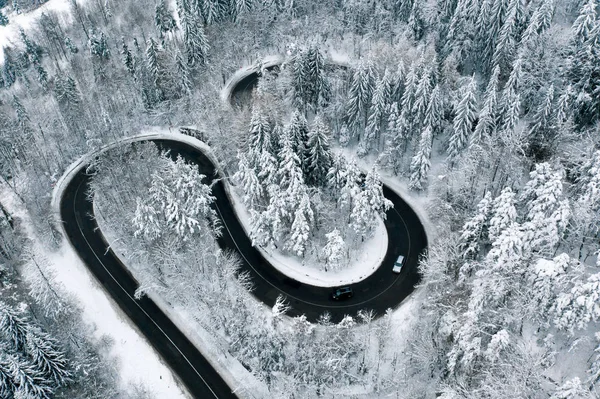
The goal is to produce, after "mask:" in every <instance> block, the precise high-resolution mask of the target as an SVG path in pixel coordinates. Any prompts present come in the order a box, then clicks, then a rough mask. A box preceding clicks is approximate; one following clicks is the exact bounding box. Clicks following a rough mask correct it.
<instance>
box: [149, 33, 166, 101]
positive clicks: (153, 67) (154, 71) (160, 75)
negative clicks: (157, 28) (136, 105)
mask: <svg viewBox="0 0 600 399" xmlns="http://www.w3.org/2000/svg"><path fill="white" fill-rule="evenodd" d="M147 45H148V46H147V47H146V63H147V68H148V71H149V72H150V76H151V77H152V82H153V83H154V90H155V97H156V99H157V100H158V101H162V100H164V99H165V92H164V89H163V79H164V71H163V67H162V65H161V62H160V59H159V49H158V44H157V43H156V41H154V39H153V38H149V39H148V42H147Z"/></svg>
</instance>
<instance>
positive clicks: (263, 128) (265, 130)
mask: <svg viewBox="0 0 600 399" xmlns="http://www.w3.org/2000/svg"><path fill="white" fill-rule="evenodd" d="M249 130H250V134H249V138H248V150H249V155H248V160H249V162H250V165H251V166H252V167H254V168H255V170H259V165H258V164H257V161H258V158H259V156H260V154H261V153H262V152H263V151H266V152H267V153H270V154H272V153H273V152H274V149H273V144H272V138H271V133H272V131H273V128H272V127H271V123H270V121H269V117H268V116H267V115H266V114H265V112H264V111H263V109H262V107H260V106H257V105H256V104H255V105H254V107H253V108H252V117H251V119H250V129H249Z"/></svg>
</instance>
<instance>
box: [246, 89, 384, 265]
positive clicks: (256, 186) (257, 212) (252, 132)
mask: <svg viewBox="0 0 600 399" xmlns="http://www.w3.org/2000/svg"><path fill="white" fill-rule="evenodd" d="M255 97H256V98H255V103H254V107H253V109H252V117H251V120H250V126H249V135H248V138H247V149H246V150H245V151H244V152H240V153H239V154H238V160H239V163H238V168H239V170H238V172H237V174H236V176H235V178H236V179H235V180H236V181H237V182H238V183H239V185H240V186H241V188H242V189H243V190H242V195H243V199H244V203H245V204H246V206H248V207H249V209H250V212H251V223H252V226H253V227H252V239H253V241H254V242H255V243H256V244H258V245H264V246H273V247H276V248H283V249H284V250H285V251H287V252H289V253H292V254H295V255H297V256H300V257H304V256H305V254H306V251H307V248H308V246H309V244H312V245H310V252H311V253H313V254H315V253H316V254H318V253H319V252H320V251H321V248H320V246H322V245H325V244H324V242H325V235H327V234H331V233H333V232H334V231H335V232H337V234H338V235H339V234H341V235H342V237H345V239H343V238H342V237H340V238H341V240H339V239H337V240H336V243H337V244H336V245H338V246H339V245H343V243H344V241H346V242H348V243H351V242H353V241H354V240H356V239H357V238H358V240H359V241H361V240H364V238H366V237H368V236H369V235H370V234H371V233H372V231H373V230H374V228H375V226H376V224H377V221H378V218H379V217H383V218H385V212H386V211H387V210H388V209H389V208H390V207H391V203H390V202H389V201H388V200H387V199H385V198H384V197H383V194H382V186H381V182H380V180H379V175H378V174H377V171H376V169H375V168H373V170H372V171H371V172H370V173H368V174H367V175H366V176H363V175H362V174H361V172H360V171H359V170H358V169H357V167H356V165H355V164H353V163H347V162H346V161H345V160H344V158H341V157H338V158H337V159H334V155H333V153H332V151H331V148H330V129H329V127H328V125H327V123H326V121H325V120H324V118H323V116H322V115H321V114H318V115H316V116H315V117H314V119H313V121H312V123H310V124H309V123H308V122H307V121H306V118H305V117H304V115H303V114H302V113H301V112H300V111H298V110H294V111H293V112H292V115H291V117H290V120H289V122H288V123H287V124H286V125H284V126H283V127H282V126H281V125H279V123H278V122H277V121H274V117H273V115H271V114H269V113H268V112H267V111H266V110H265V107H264V105H262V104H261V101H264V96H263V95H262V94H261V93H258V94H257V95H256V96H255ZM340 193H341V196H340V197H339V198H338V197H337V196H338V195H340ZM344 193H345V194H344ZM335 251H336V253H346V251H344V250H343V249H342V248H337V249H336V250H335ZM338 256H340V255H336V256H334V258H336V257H338ZM328 258H329V256H327V257H326V259H328ZM336 262H337V263H339V261H338V260H336V261H335V262H334V263H336Z"/></svg>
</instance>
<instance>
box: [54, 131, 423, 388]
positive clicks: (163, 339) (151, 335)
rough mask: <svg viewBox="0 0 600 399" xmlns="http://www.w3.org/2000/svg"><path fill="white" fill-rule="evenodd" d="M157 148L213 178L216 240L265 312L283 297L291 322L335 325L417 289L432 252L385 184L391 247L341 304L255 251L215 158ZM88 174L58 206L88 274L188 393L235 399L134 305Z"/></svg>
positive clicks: (153, 316)
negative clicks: (327, 319) (324, 320)
mask: <svg viewBox="0 0 600 399" xmlns="http://www.w3.org/2000/svg"><path fill="white" fill-rule="evenodd" d="M152 141H153V142H155V143H156V144H157V145H158V146H159V147H161V148H163V149H165V150H167V149H168V150H170V154H171V156H172V157H177V156H178V155H181V156H182V157H183V158H184V159H185V160H187V161H188V162H192V163H195V164H197V165H198V168H199V171H200V173H202V174H205V175H206V176H207V177H208V180H209V181H208V182H207V183H212V182H213V181H214V180H215V179H217V181H216V182H215V184H214V185H213V194H214V196H215V197H216V202H215V208H216V210H217V212H218V214H219V216H220V218H221V220H222V222H223V226H224V229H223V234H222V236H221V237H220V238H219V240H218V242H219V245H220V246H221V247H222V248H226V249H231V250H235V251H237V252H239V254H240V255H241V258H242V259H243V262H242V265H243V266H242V270H245V271H247V272H248V273H249V274H250V276H251V277H252V281H253V283H254V286H255V290H254V291H253V294H254V295H255V296H256V298H257V299H259V300H261V301H262V302H264V303H265V304H267V305H268V306H272V305H273V304H274V303H275V301H276V299H277V297H278V296H279V295H280V294H283V295H284V296H286V297H287V299H288V302H289V304H290V306H291V309H290V311H289V314H290V315H291V316H295V315H301V314H304V315H306V317H307V318H308V319H309V320H311V321H315V320H317V319H318V317H319V316H320V315H322V314H323V313H324V312H325V311H327V312H329V313H330V315H331V318H332V320H333V321H339V320H341V319H342V317H344V316H345V315H348V314H351V315H352V314H355V313H356V312H357V311H359V310H361V309H372V310H374V311H375V312H376V314H377V315H379V316H380V315H382V314H383V313H384V312H385V310H386V309H388V308H394V307H396V306H398V305H399V304H400V302H402V300H403V299H404V298H406V296H407V295H409V294H410V293H411V292H412V291H413V287H414V285H415V284H416V283H417V282H418V281H419V274H418V271H417V263H418V260H419V256H420V255H421V254H422V253H423V251H424V250H425V248H426V246H427V237H426V234H425V230H424V228H423V226H422V224H421V222H420V221H419V218H418V217H417V215H416V214H415V212H414V211H413V210H412V208H410V207H409V206H408V204H406V202H405V201H404V200H403V199H402V198H401V197H400V196H398V195H397V194H396V193H395V192H394V191H392V190H391V189H389V188H388V187H386V186H384V194H385V196H386V197H387V198H388V199H390V200H391V201H392V202H393V204H394V207H393V208H392V209H390V210H389V211H388V213H387V220H386V221H385V226H386V229H387V234H388V238H389V240H388V248H387V253H386V255H385V258H384V260H383V262H382V264H381V266H380V267H379V268H378V269H377V271H376V272H375V273H374V274H372V275H371V276H369V277H368V278H366V279H365V280H363V281H361V282H359V283H356V284H353V285H352V287H353V289H354V293H355V295H354V297H353V298H351V299H349V300H346V301H344V302H341V303H338V302H334V301H333V300H332V299H331V298H330V294H331V289H330V288H323V287H316V286H311V285H307V284H303V283H300V282H297V281H294V280H292V279H290V278H289V277H287V276H285V275H283V274H282V273H280V272H279V271H278V270H277V269H275V268H274V267H273V266H271V265H270V264H269V263H268V262H267V261H265V259H264V258H263V257H262V256H261V254H260V253H259V251H258V250H257V249H256V248H254V247H253V246H252V243H251V241H250V239H249V238H248V236H246V234H245V233H244V230H243V228H242V226H241V225H240V222H239V220H238V219H237V216H236V214H235V212H234V210H233V207H232V204H231V202H230V201H229V199H228V197H227V195H226V192H225V186H224V182H223V180H221V179H219V178H220V177H221V176H219V175H218V173H217V172H216V169H215V166H214V165H213V164H212V162H211V161H210V159H209V158H208V157H207V156H206V155H205V154H204V153H203V152H202V151H200V150H199V149H197V148H196V147H194V146H192V145H190V144H187V143H184V142H180V141H177V140H152ZM89 183H90V176H89V175H87V174H86V168H81V169H80V170H79V172H78V173H77V174H75V175H74V177H73V178H72V179H71V180H70V181H69V182H68V183H67V186H66V188H65V192H64V195H63V197H62V198H61V202H60V213H61V217H62V221H63V223H64V225H63V226H64V230H65V233H66V234H67V236H68V238H69V240H70V241H71V243H72V244H73V246H74V247H75V249H76V250H77V252H78V253H79V256H80V257H81V258H82V260H83V261H84V262H85V264H86V265H87V267H88V268H89V269H90V271H91V272H92V273H93V274H94V276H96V278H97V279H98V281H99V282H100V283H101V284H102V285H103V286H104V288H105V289H106V290H107V292H108V293H109V294H110V295H111V297H112V298H113V300H115V302H116V303H117V304H118V305H119V306H120V307H121V309H122V310H123V311H124V312H125V313H126V314H127V316H128V317H129V318H130V319H131V320H132V321H133V322H134V323H135V325H136V326H137V327H138V328H139V330H140V331H141V332H142V333H143V334H144V335H145V336H146V337H147V339H148V341H149V342H150V343H151V344H152V345H153V346H154V348H155V349H156V350H157V351H158V352H159V353H160V354H161V356H162V357H163V359H164V360H165V361H166V362H167V363H168V364H169V366H170V367H171V368H172V369H173V370H174V371H175V372H176V373H177V374H178V375H179V377H180V378H181V380H182V381H183V383H184V384H185V385H186V386H187V388H188V389H189V391H190V392H191V393H192V394H193V395H194V396H195V397H197V398H212V397H217V398H230V397H231V398H232V397H236V396H235V395H234V394H233V393H231V388H230V387H228V386H227V384H226V383H225V382H224V381H223V379H222V378H221V377H220V376H219V374H218V373H217V372H216V371H215V370H214V369H213V368H212V367H211V365H210V364H209V362H208V361H207V360H206V359H205V358H204V357H203V356H202V355H201V354H200V352H199V351H198V350H197V349H196V348H195V347H194V345H193V344H192V343H191V342H190V341H189V340H188V339H187V337H186V336H185V335H184V334H183V333H182V332H181V331H180V330H179V329H178V328H177V327H176V326H175V325H174V324H173V323H172V322H171V321H170V320H169V318H168V317H167V316H166V315H165V314H164V313H163V312H162V311H161V310H160V309H159V308H158V306H157V305H156V304H155V303H154V302H153V301H151V300H150V299H148V298H147V297H143V298H142V299H140V300H136V299H134V292H135V289H136V288H137V285H138V284H137V282H136V281H135V279H134V278H133V277H132V276H131V274H130V273H129V272H128V271H127V268H126V267H125V266H124V265H123V264H122V263H121V261H120V260H119V258H118V257H117V256H116V255H115V254H114V253H113V251H112V250H111V249H110V248H109V246H108V244H107V242H106V240H105V238H104V236H103V235H102V232H101V231H100V229H99V228H98V225H97V223H96V221H95V219H94V217H93V212H94V211H93V204H92V200H91V199H90V198H89V196H88V195H87V192H88V188H89ZM400 254H403V255H405V257H406V260H405V266H404V268H403V270H402V272H401V273H400V274H394V273H392V266H393V263H394V261H395V260H396V258H397V257H398V255H400Z"/></svg>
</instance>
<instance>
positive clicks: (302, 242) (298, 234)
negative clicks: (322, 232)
mask: <svg viewBox="0 0 600 399" xmlns="http://www.w3.org/2000/svg"><path fill="white" fill-rule="evenodd" d="M313 222H314V214H313V211H312V209H311V206H310V199H309V197H308V194H307V193H304V194H303V195H302V199H301V200H300V204H299V206H298V208H297V209H296V211H295V212H294V221H293V223H292V227H291V231H290V237H289V239H288V242H287V243H286V244H287V248H288V250H291V251H292V252H293V253H294V254H296V255H297V256H304V251H305V250H306V244H307V243H308V240H309V238H310V231H311V228H312V224H313Z"/></svg>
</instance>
